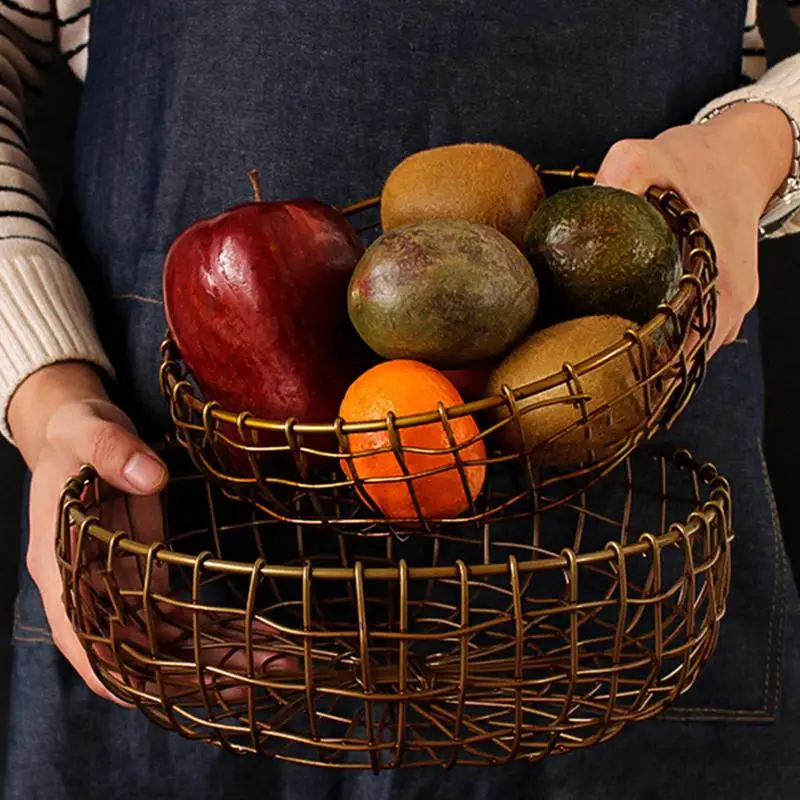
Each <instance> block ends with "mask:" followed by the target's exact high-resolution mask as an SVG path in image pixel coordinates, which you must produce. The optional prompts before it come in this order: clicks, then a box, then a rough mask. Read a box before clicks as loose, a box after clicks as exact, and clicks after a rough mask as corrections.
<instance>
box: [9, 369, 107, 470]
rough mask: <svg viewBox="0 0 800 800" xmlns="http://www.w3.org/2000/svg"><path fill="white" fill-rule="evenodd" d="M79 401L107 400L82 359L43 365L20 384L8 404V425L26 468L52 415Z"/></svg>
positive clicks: (35, 457)
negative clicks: (80, 360)
mask: <svg viewBox="0 0 800 800" xmlns="http://www.w3.org/2000/svg"><path fill="white" fill-rule="evenodd" d="M82 401H86V402H89V401H101V402H104V403H105V402H108V394H107V393H106V390H105V388H104V386H103V382H102V380H101V379H100V376H99V375H98V373H97V371H96V370H95V369H94V367H92V366H91V365H89V364H87V363H85V362H79V361H70V362H63V363H58V364H52V365H50V366H47V367H43V368H42V369H40V370H38V371H37V372H34V373H33V374H32V375H30V376H29V377H28V378H26V379H25V380H24V381H23V382H22V383H21V384H20V386H19V387H18V388H17V390H16V392H15V393H14V395H13V397H12V398H11V402H10V404H9V406H8V424H9V428H10V429H11V433H12V436H13V437H14V441H15V443H16V445H17V447H18V448H19V451H20V453H21V454H22V457H23V458H24V459H25V463H26V464H27V465H28V467H29V468H30V469H33V467H34V466H35V464H36V462H37V461H38V460H39V454H40V452H41V450H42V447H43V446H44V444H45V441H46V438H47V429H48V425H49V423H50V420H51V418H52V417H53V414H55V412H56V411H57V410H58V409H59V408H62V407H63V406H65V405H67V404H70V403H77V402H82Z"/></svg>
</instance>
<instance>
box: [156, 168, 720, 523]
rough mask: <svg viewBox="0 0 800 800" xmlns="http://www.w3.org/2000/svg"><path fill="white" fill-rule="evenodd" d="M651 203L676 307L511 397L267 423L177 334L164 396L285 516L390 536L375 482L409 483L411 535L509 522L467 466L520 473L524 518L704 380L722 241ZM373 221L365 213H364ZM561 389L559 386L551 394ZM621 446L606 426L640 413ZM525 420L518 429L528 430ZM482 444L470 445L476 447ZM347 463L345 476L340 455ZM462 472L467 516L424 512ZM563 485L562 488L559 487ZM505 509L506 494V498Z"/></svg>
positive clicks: (371, 207) (666, 416)
mask: <svg viewBox="0 0 800 800" xmlns="http://www.w3.org/2000/svg"><path fill="white" fill-rule="evenodd" d="M539 172H540V174H541V175H542V176H543V178H544V179H545V180H546V181H557V182H561V183H563V182H565V181H566V182H567V183H575V182H578V183H585V182H587V181H590V180H592V179H593V177H594V175H593V173H590V172H585V171H583V170H581V169H580V168H579V167H576V168H575V169H573V170H545V169H541V168H539ZM648 199H649V200H650V202H651V203H653V204H654V205H655V206H656V208H658V209H659V210H660V211H661V212H662V214H663V215H664V216H665V218H666V219H667V220H668V221H669V223H670V225H671V226H672V228H673V229H674V231H675V233H676V235H677V237H678V240H679V243H680V247H681V253H682V260H683V266H684V274H683V277H682V278H681V281H680V287H679V290H678V292H677V294H676V295H675V297H673V298H672V299H670V300H669V302H667V303H664V304H662V306H660V307H659V310H658V312H657V313H656V315H655V316H654V318H653V319H652V320H651V321H650V322H648V323H647V324H645V325H643V326H641V327H639V328H636V327H635V326H634V327H632V329H631V330H630V331H629V332H628V333H627V334H626V335H625V336H624V337H623V339H622V340H621V341H619V342H617V343H616V344H615V345H613V346H612V347H609V348H607V349H605V350H604V351H602V352H598V353H596V354H595V355H593V356H592V357H591V358H588V359H586V360H584V361H583V362H581V363H577V364H571V363H565V364H564V365H563V368H562V369H561V371H560V372H558V373H557V374H555V375H551V376H547V377H543V378H542V379H540V380H537V381H535V382H534V383H532V384H529V385H527V386H524V387H504V389H503V394H502V396H497V397H486V398H483V399H480V400H477V401H474V402H471V403H467V404H465V405H462V406H459V407H456V408H446V407H444V406H443V405H442V404H440V405H439V407H438V408H436V409H431V410H430V411H429V412H427V413H422V414H416V415H413V416H407V417H396V416H395V415H393V414H392V413H389V414H387V416H386V418H385V419H382V420H374V421H350V422H346V421H344V420H342V419H336V420H334V421H332V422H328V423H304V422H299V421H297V420H293V419H289V420H263V419H258V418H256V417H255V416H254V415H253V414H251V413H249V412H247V411H240V410H236V411H235V412H234V411H231V410H226V409H223V408H220V407H219V405H218V404H216V403H214V402H206V401H205V400H204V399H203V397H202V394H201V393H200V392H199V390H198V389H197V387H196V386H195V385H194V383H193V382H192V378H191V376H190V375H189V374H188V372H187V370H186V368H185V366H184V365H183V363H182V361H181V358H180V353H179V351H178V349H177V347H176V346H175V344H174V342H173V341H172V340H171V338H170V337H169V335H168V336H167V338H166V339H165V341H164V344H163V345H162V356H163V362H162V367H161V373H160V381H161V387H162V392H163V394H164V395H165V397H166V398H167V399H168V402H169V406H170V413H171V416H172V420H173V422H174V425H175V429H176V437H177V440H178V441H179V442H180V444H182V445H183V446H184V447H185V448H186V450H187V451H188V452H189V453H190V455H191V457H192V459H193V461H194V463H195V465H196V467H197V468H198V469H199V470H200V471H201V472H203V474H205V475H206V476H207V477H208V478H209V479H211V480H213V481H215V482H217V483H218V484H219V485H220V486H221V487H222V488H223V490H224V491H225V492H226V494H228V495H229V496H231V497H235V498H239V499H243V500H246V501H248V502H250V503H255V504H258V505H259V506H260V508H261V509H262V510H263V511H265V512H266V513H267V514H270V515H271V516H273V517H274V518H275V519H276V520H281V521H284V522H291V523H293V524H298V525H304V526H312V527H324V528H325V529H327V530H329V531H331V532H333V533H356V534H369V533H371V532H373V531H375V530H376V529H377V530H379V531H381V532H384V531H385V530H386V528H387V522H386V520H385V519H384V517H383V516H382V515H381V514H379V513H378V512H376V510H375V509H373V508H372V507H371V505H370V504H368V503H365V502H364V501H363V499H364V498H365V497H366V496H369V491H370V488H371V487H373V488H374V487H376V486H378V485H381V484H383V485H387V484H388V485H395V486H400V485H402V486H404V487H405V488H406V491H407V492H408V494H409V495H410V497H411V500H412V503H413V508H414V512H415V513H414V514H413V515H412V516H409V517H403V518H396V519H393V520H392V524H391V525H390V526H389V527H390V528H391V529H393V530H397V531H402V530H403V529H405V528H408V527H409V526H413V527H414V528H415V529H417V530H421V531H424V532H425V533H427V534H429V535H430V534H433V535H436V532H437V531H443V530H444V531H446V529H447V528H448V527H449V526H453V525H462V524H463V523H464V522H469V523H470V524H472V525H473V526H474V527H475V528H476V531H477V530H479V529H480V527H481V526H482V525H484V524H486V523H487V522H495V521H503V520H505V519H506V518H507V514H508V509H507V505H506V506H504V505H501V504H498V503H493V502H492V500H491V496H490V495H489V493H487V492H484V493H483V494H482V495H478V496H475V493H474V492H473V491H472V489H471V488H470V482H469V480H468V477H467V472H468V471H469V470H471V469H476V468H480V467H486V468H487V470H489V471H491V470H493V469H499V468H503V469H513V470H515V471H516V472H517V473H518V475H520V476H522V478H523V482H522V484H521V485H520V487H519V491H518V497H517V498H515V499H516V500H522V499H524V500H525V501H526V502H527V506H528V513H530V514H535V513H537V512H538V511H540V510H543V508H544V507H543V505H542V501H541V498H540V497H539V495H540V494H541V492H543V491H546V490H548V489H549V488H550V487H552V486H554V485H558V486H570V487H571V491H572V492H573V493H575V492H579V491H581V490H584V489H586V488H587V487H588V486H590V485H591V484H592V483H593V482H594V481H597V480H599V479H600V478H601V477H602V476H603V475H605V474H606V473H608V472H609V471H611V470H613V469H614V468H615V467H616V466H617V465H619V464H620V463H622V461H623V460H624V459H625V458H626V457H627V456H628V455H630V453H632V452H633V451H634V450H635V449H636V447H638V446H639V445H640V444H641V443H642V442H644V441H646V440H648V439H649V438H651V437H652V436H653V435H654V434H655V433H656V432H657V431H658V430H660V429H661V428H663V427H665V426H669V425H670V424H671V422H672V421H673V420H674V419H675V418H676V417H677V416H678V415H679V414H680V413H681V412H682V411H683V409H684V408H685V407H686V405H687V404H688V403H689V401H690V399H691V397H692V395H693V393H694V392H695V390H696V389H697V387H698V386H699V385H700V383H701V382H702V380H703V378H704V375H705V370H706V362H707V354H708V343H709V341H710V338H711V335H712V333H713V330H714V325H715V321H716V310H717V295H716V291H715V282H716V278H717V266H716V257H715V254H714V248H713V246H712V244H711V241H710V240H709V238H708V236H707V235H706V233H705V232H704V231H703V230H702V228H701V226H700V223H699V218H698V216H697V214H696V212H694V211H693V210H691V209H689V208H687V207H686V205H685V204H684V203H683V201H682V200H681V199H680V198H679V197H678V196H677V195H676V194H675V193H674V192H671V191H664V190H660V189H655V188H654V189H651V190H650V191H649V192H648ZM377 202H378V201H377V199H372V200H367V201H364V202H362V203H358V204H356V205H354V206H351V207H350V208H349V209H346V210H345V211H346V213H347V214H349V215H350V216H351V217H352V218H353V222H354V224H358V223H359V222H360V224H361V230H362V232H364V233H369V232H370V231H372V232H373V233H375V232H377V225H378V223H377V222H376V220H375V219H374V215H375V211H376V209H377ZM365 214H366V215H370V214H372V218H369V217H368V218H367V219H365V220H361V215H365ZM612 369H615V370H619V369H624V370H626V371H627V373H628V374H630V375H631V376H632V379H631V380H630V381H629V382H628V384H627V385H626V386H625V387H624V388H622V389H620V390H619V391H617V392H616V393H615V394H614V395H613V396H611V397H608V398H604V399H603V402H602V403H599V402H594V403H593V402H592V397H591V395H590V394H589V393H588V392H587V390H586V388H585V384H586V382H587V380H588V379H590V378H591V376H593V375H598V374H600V373H602V372H603V371H604V370H612ZM554 391H556V392H559V394H558V395H557V396H554ZM554 405H557V406H560V407H562V409H563V408H566V409H568V410H569V415H568V421H567V422H566V423H565V424H564V426H563V427H562V429H561V430H559V431H558V432H557V433H555V434H553V436H551V437H550V439H548V441H547V442H545V443H543V444H539V445H537V446H536V447H529V448H527V449H526V448H523V447H520V448H519V449H518V450H517V451H516V452H508V451H505V452H503V453H499V452H496V451H495V448H494V442H495V439H496V436H497V434H498V433H499V431H500V429H502V428H504V427H507V426H517V427H518V428H520V426H521V419H522V417H523V416H524V415H526V414H533V413H538V412H541V411H542V410H543V409H546V408H547V407H548V406H550V407H552V406H554ZM631 409H635V420H634V423H633V424H632V423H626V426H625V427H623V429H622V430H621V432H620V433H619V435H617V436H616V438H615V439H614V440H613V441H612V442H607V441H605V440H603V435H604V434H603V432H604V431H605V430H606V429H607V427H608V426H613V423H614V421H615V419H616V420H617V421H618V422H619V420H622V419H624V418H625V417H626V415H628V416H630V414H631ZM466 415H472V416H473V417H474V418H475V419H476V420H477V421H478V423H479V433H478V435H477V436H476V437H474V438H473V439H470V440H469V441H460V442H459V441H457V440H456V438H455V436H454V434H453V429H452V421H453V420H454V419H457V418H459V417H463V416H466ZM424 425H434V426H440V427H441V429H442V430H443V431H444V434H445V437H446V440H447V443H448V444H447V445H446V446H444V447H440V448H433V447H431V448H421V447H419V446H417V447H415V446H411V445H408V444H407V443H405V442H404V437H405V432H406V431H407V430H408V429H413V428H420V427H421V426H424ZM520 429H521V428H520ZM371 432H382V433H384V434H385V443H384V444H383V445H382V446H381V447H373V448H370V449H367V450H363V451H361V452H354V447H353V439H352V437H353V436H354V435H358V434H363V433H371ZM576 434H577V435H578V436H579V437H581V438H583V439H584V440H585V449H586V455H587V457H586V458H585V459H582V461H581V463H580V464H577V465H575V466H573V467H569V468H560V469H557V470H547V469H541V468H540V465H541V459H539V458H537V456H538V455H540V451H541V450H542V448H543V447H547V446H550V445H552V444H553V443H556V444H557V443H558V442H559V441H560V440H564V439H566V438H567V437H575V436H576ZM478 440H480V441H482V442H484V444H485V445H486V450H487V453H488V455H487V457H486V458H485V459H475V458H474V456H473V457H472V460H470V457H469V455H465V453H467V452H468V450H469V448H470V447H471V446H473V445H474V444H475V443H476V441H478ZM473 452H474V451H473ZM385 453H392V454H393V456H394V458H395V460H396V462H397V465H398V469H397V473H396V474H393V475H387V476H382V477H370V478H364V477H362V476H361V475H360V473H359V464H361V463H363V459H368V458H371V457H375V456H380V455H382V454H385ZM410 456H411V457H414V456H429V457H430V463H431V466H430V468H429V469H422V470H410V469H409V467H408V465H407V462H408V460H409V457H410ZM343 460H344V461H346V462H347V463H346V466H347V467H348V469H347V470H346V474H347V475H349V476H351V477H345V475H344V472H343V470H342V462H343ZM447 472H451V473H453V474H457V478H458V480H457V482H458V484H459V485H460V487H461V491H463V493H464V497H465V503H464V508H465V511H464V512H463V513H462V514H460V515H458V518H457V519H456V518H453V517H447V518H441V517H440V518H436V517H433V516H431V515H430V514H426V513H425V509H424V507H423V504H422V503H421V502H420V500H419V486H420V484H421V482H422V481H424V480H426V479H430V478H432V477H436V476H440V475H441V474H442V473H447ZM559 493H561V492H560V490H559ZM504 502H505V503H506V504H508V503H509V501H508V500H506V501H504Z"/></svg>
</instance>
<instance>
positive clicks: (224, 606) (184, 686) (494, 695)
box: [57, 452, 732, 772]
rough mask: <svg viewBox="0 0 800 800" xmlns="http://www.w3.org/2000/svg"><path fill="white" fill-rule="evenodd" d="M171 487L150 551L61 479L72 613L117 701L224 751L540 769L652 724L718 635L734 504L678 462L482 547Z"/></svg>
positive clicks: (637, 466) (97, 496)
mask: <svg viewBox="0 0 800 800" xmlns="http://www.w3.org/2000/svg"><path fill="white" fill-rule="evenodd" d="M177 457H178V458H179V459H180V457H181V456H180V455H178V456H177ZM183 458H185V455H184V456H183ZM182 469H183V470H184V473H183V477H179V476H180V475H181V470H182ZM173 475H175V477H174V479H173V481H172V483H171V485H170V488H169V491H168V492H167V493H165V495H164V518H165V520H166V536H165V540H164V541H163V542H153V541H152V537H150V538H148V536H147V531H145V530H139V529H138V526H137V512H136V509H134V508H132V506H131V503H132V501H130V500H125V501H123V500H120V499H114V498H110V497H108V494H107V490H106V488H105V487H104V486H102V485H101V484H100V483H99V482H98V481H97V479H96V477H95V475H94V474H93V473H92V471H91V469H89V468H85V469H84V470H83V471H82V473H81V474H80V475H79V476H77V477H76V478H75V479H73V480H72V481H71V482H70V483H69V485H68V486H67V487H66V489H65V492H64V495H63V498H62V504H61V523H60V526H59V531H58V540H57V551H58V559H59V564H60V568H61V573H62V577H63V580H64V587H65V591H64V600H65V604H66V608H67V611H68V614H69V617H70V619H71V621H72V624H73V626H74V628H75V630H76V631H77V632H78V634H79V636H80V638H81V640H82V642H83V644H84V646H85V647H86V650H87V652H88V654H89V657H90V659H91V662H92V665H93V667H94V669H95V671H96V672H97V674H98V675H99V676H100V678H101V680H102V682H103V683H104V684H105V685H106V686H107V687H108V688H109V689H110V690H111V691H112V692H113V693H114V694H116V695H117V696H119V697H120V698H122V699H125V700H127V701H129V702H131V703H135V704H136V705H137V706H138V707H139V709H141V711H143V712H144V713H145V714H146V715H147V716H148V717H149V718H150V719H151V720H152V721H153V722H155V723H157V724H158V725H160V726H163V727H164V728H166V729H168V730H172V731H177V732H179V733H181V734H182V735H184V736H187V737H189V738H192V739H195V740H200V741H204V742H208V743H211V744H214V745H217V746H220V747H224V748H227V749H229V750H231V751H233V752H236V753H259V754H262V755H270V756H274V757H276V758H279V759H283V760H287V761H293V762H300V763H306V764H316V765H325V766H334V767H342V768H350V769H358V768H363V769H371V770H373V771H375V772H377V771H379V770H381V769H389V768H396V767H414V766H423V765H439V766H445V767H451V766H454V765H455V764H471V765H495V764H504V763H508V762H511V761H513V760H516V759H528V760H537V759H540V758H543V757H544V756H546V755H549V754H559V753H566V752H569V751H571V750H575V749H577V748H583V747H587V746H591V745H593V744H596V743H598V742H601V741H605V740H607V739H609V738H611V737H613V736H615V735H617V734H618V733H619V732H620V731H621V730H622V729H623V728H624V727H625V726H626V725H627V724H629V723H631V722H636V721H638V720H642V719H647V718H650V717H652V716H655V715H657V714H658V713H660V712H661V711H662V710H663V709H665V708H666V707H667V706H668V705H670V704H671V703H672V702H674V701H675V699H676V698H677V697H678V695H679V694H680V693H681V692H683V691H685V690H686V689H688V688H689V687H690V686H691V685H692V684H693V683H694V681H695V680H696V678H697V676H698V674H699V672H700V670H701V669H702V667H703V665H704V664H705V662H706V661H707V659H708V658H709V657H710V655H711V653H712V652H713V649H714V646H715V644H716V641H717V637H718V631H719V624H720V621H721V619H722V617H723V615H724V612H725V600H726V597H727V592H728V588H729V583H730V543H731V540H732V530H731V517H730V512H731V501H730V490H729V487H728V484H727V482H726V481H725V479H724V478H722V477H721V476H719V474H718V473H717V471H716V469H715V468H714V467H713V466H711V465H708V464H706V465H700V464H698V463H697V462H695V461H693V460H692V458H691V456H689V455H688V453H686V452H680V453H678V454H676V455H675V456H672V455H669V456H668V455H666V454H661V455H657V454H656V455H653V454H648V453H643V452H640V453H637V454H636V455H635V456H634V457H632V458H631V459H626V460H624V461H623V462H622V464H620V465H619V466H618V467H617V468H616V469H615V470H613V471H612V472H611V473H610V474H609V475H607V476H606V477H605V478H604V479H603V480H602V481H600V482H598V483H597V485H595V486H594V487H593V488H591V489H589V490H587V491H583V492H581V493H579V494H578V495H577V496H575V497H573V498H572V499H565V498H564V497H562V498H549V499H550V500H551V501H552V502H549V503H548V504H547V506H548V509H549V510H547V511H543V512H541V513H539V514H537V515H536V516H535V517H534V518H531V517H529V516H525V515H523V516H522V517H521V519H522V520H523V524H522V525H520V524H519V520H516V521H512V522H510V523H507V524H499V523H495V524H487V525H485V526H483V534H482V536H481V537H476V536H475V535H474V533H473V531H472V528H471V527H470V526H469V525H466V526H464V529H463V531H462V532H461V535H460V536H458V535H456V533H455V532H453V534H452V535H451V536H444V535H438V536H430V537H424V536H408V537H399V536H395V535H389V536H384V537H380V538H378V537H358V536H352V535H345V534H343V533H339V534H336V535H331V534H330V533H329V532H327V531H320V530H319V529H314V528H308V527H306V526H302V525H292V524H288V523H284V522H281V521H279V520H276V519H275V518H274V517H273V516H271V515H269V514H267V513H265V512H264V511H262V510H260V509H258V508H256V507H254V506H248V505H246V504H243V503H241V502H236V501H232V500H231V499H229V498H228V497H226V496H225V495H224V493H223V492H222V491H220V489H219V488H218V487H217V486H216V485H215V484H213V483H211V482H209V481H207V480H206V479H205V478H204V477H202V476H201V475H198V474H197V472H196V471H195V470H193V469H192V468H191V465H187V464H183V465H182V466H181V465H175V464H173ZM490 491H492V492H494V491H495V489H494V488H490ZM497 491H498V492H500V491H501V489H499V488H498V489H497ZM498 499H499V498H498ZM559 499H560V500H561V502H558V500H559ZM120 504H121V505H120ZM120 509H123V513H122V514H120ZM166 576H168V581H167V580H166V579H165V578H166ZM167 584H168V585H167ZM165 631H168V632H169V635H168V636H166V637H165Z"/></svg>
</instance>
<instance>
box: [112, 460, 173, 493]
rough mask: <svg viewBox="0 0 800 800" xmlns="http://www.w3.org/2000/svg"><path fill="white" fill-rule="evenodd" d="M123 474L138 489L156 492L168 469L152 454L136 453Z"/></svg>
mask: <svg viewBox="0 0 800 800" xmlns="http://www.w3.org/2000/svg"><path fill="white" fill-rule="evenodd" d="M122 475H123V477H124V478H125V480H126V481H128V483H129V484H130V485H131V486H133V488H134V489H136V490H137V491H139V492H154V491H156V489H159V488H160V487H161V486H162V485H163V483H164V480H165V479H166V477H167V471H166V469H165V468H164V465H163V464H162V463H161V462H160V461H158V460H157V459H155V458H153V457H152V456H149V455H147V454H146V453H136V454H135V455H134V456H133V457H132V458H131V459H130V460H129V461H128V463H127V464H126V465H125V468H124V469H123V470H122Z"/></svg>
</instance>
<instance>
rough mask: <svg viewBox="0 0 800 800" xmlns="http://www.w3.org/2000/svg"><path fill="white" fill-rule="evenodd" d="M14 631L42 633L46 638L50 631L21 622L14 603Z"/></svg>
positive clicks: (17, 608) (17, 606)
mask: <svg viewBox="0 0 800 800" xmlns="http://www.w3.org/2000/svg"><path fill="white" fill-rule="evenodd" d="M14 629H15V630H16V629H19V630H21V631H31V632H32V633H42V634H44V635H46V636H49V635H50V631H49V629H48V628H42V627H40V626H39V625H25V624H23V622H22V617H21V616H20V613H19V605H17V604H16V603H14Z"/></svg>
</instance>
